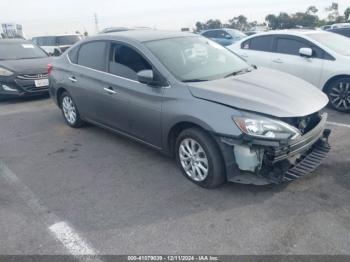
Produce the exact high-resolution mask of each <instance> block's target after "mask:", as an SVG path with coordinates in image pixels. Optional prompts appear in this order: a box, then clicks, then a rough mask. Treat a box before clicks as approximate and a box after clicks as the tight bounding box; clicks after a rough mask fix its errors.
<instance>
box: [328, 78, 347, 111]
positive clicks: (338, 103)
mask: <svg viewBox="0 0 350 262" xmlns="http://www.w3.org/2000/svg"><path fill="white" fill-rule="evenodd" d="M329 99H330V102H331V103H332V105H333V106H334V107H335V108H336V109H338V110H340V111H347V110H350V82H339V83H337V84H336V85H334V86H332V87H331V90H330V92H329Z"/></svg>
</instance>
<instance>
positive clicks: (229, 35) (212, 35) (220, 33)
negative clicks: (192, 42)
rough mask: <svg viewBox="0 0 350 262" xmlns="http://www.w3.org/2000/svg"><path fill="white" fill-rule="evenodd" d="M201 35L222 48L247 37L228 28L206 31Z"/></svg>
mask: <svg viewBox="0 0 350 262" xmlns="http://www.w3.org/2000/svg"><path fill="white" fill-rule="evenodd" d="M201 35H202V36H205V37H207V38H209V39H211V40H213V41H215V42H217V43H219V44H220V45H223V46H228V45H232V44H233V43H235V42H237V41H239V40H241V39H243V38H245V37H246V36H247V35H245V34H244V33H242V32H241V31H239V30H236V29H230V28H222V29H211V30H206V31H204V32H201Z"/></svg>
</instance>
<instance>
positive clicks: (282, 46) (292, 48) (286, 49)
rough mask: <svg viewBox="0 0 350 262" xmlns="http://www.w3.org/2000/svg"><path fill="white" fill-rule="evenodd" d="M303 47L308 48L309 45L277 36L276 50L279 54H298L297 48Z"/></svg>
mask: <svg viewBox="0 0 350 262" xmlns="http://www.w3.org/2000/svg"><path fill="white" fill-rule="evenodd" d="M303 47H309V48H310V46H309V45H307V44H306V43H303V42H301V41H297V40H293V39H287V38H278V39H277V48H276V52H277V53H280V54H287V55H296V56H299V49H300V48H303Z"/></svg>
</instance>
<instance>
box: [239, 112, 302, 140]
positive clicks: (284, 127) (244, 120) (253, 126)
mask: <svg viewBox="0 0 350 262" xmlns="http://www.w3.org/2000/svg"><path fill="white" fill-rule="evenodd" d="M233 120H234V122H235V123H236V125H237V126H238V127H239V128H240V129H241V130H242V132H243V133H245V134H247V135H251V136H255V137H261V138H268V139H296V138H298V137H299V136H300V135H301V133H300V131H299V130H298V129H297V128H295V127H293V126H291V125H288V124H287V123H284V122H282V121H278V120H273V119H269V118H263V117H262V118H255V117H233Z"/></svg>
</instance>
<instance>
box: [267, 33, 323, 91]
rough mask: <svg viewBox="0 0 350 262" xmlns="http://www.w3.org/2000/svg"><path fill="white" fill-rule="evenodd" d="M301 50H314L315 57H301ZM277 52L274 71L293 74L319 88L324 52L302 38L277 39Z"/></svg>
mask: <svg viewBox="0 0 350 262" xmlns="http://www.w3.org/2000/svg"><path fill="white" fill-rule="evenodd" d="M300 48H311V49H313V53H314V54H313V56H312V57H302V56H300V54H299V49H300ZM275 51H276V52H275V53H274V54H273V59H272V67H273V68H274V69H276V70H280V71H283V72H286V73H289V74H292V75H294V76H297V77H299V78H302V79H304V80H305V81H307V82H309V83H311V84H313V85H315V86H319V83H320V78H321V74H322V70H323V64H324V60H323V59H322V57H323V53H322V52H323V51H322V50H320V49H319V48H317V47H315V46H312V45H311V44H309V43H308V42H307V41H305V40H303V39H302V38H299V37H294V36H285V37H282V36H280V37H277V38H276V43H275Z"/></svg>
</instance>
